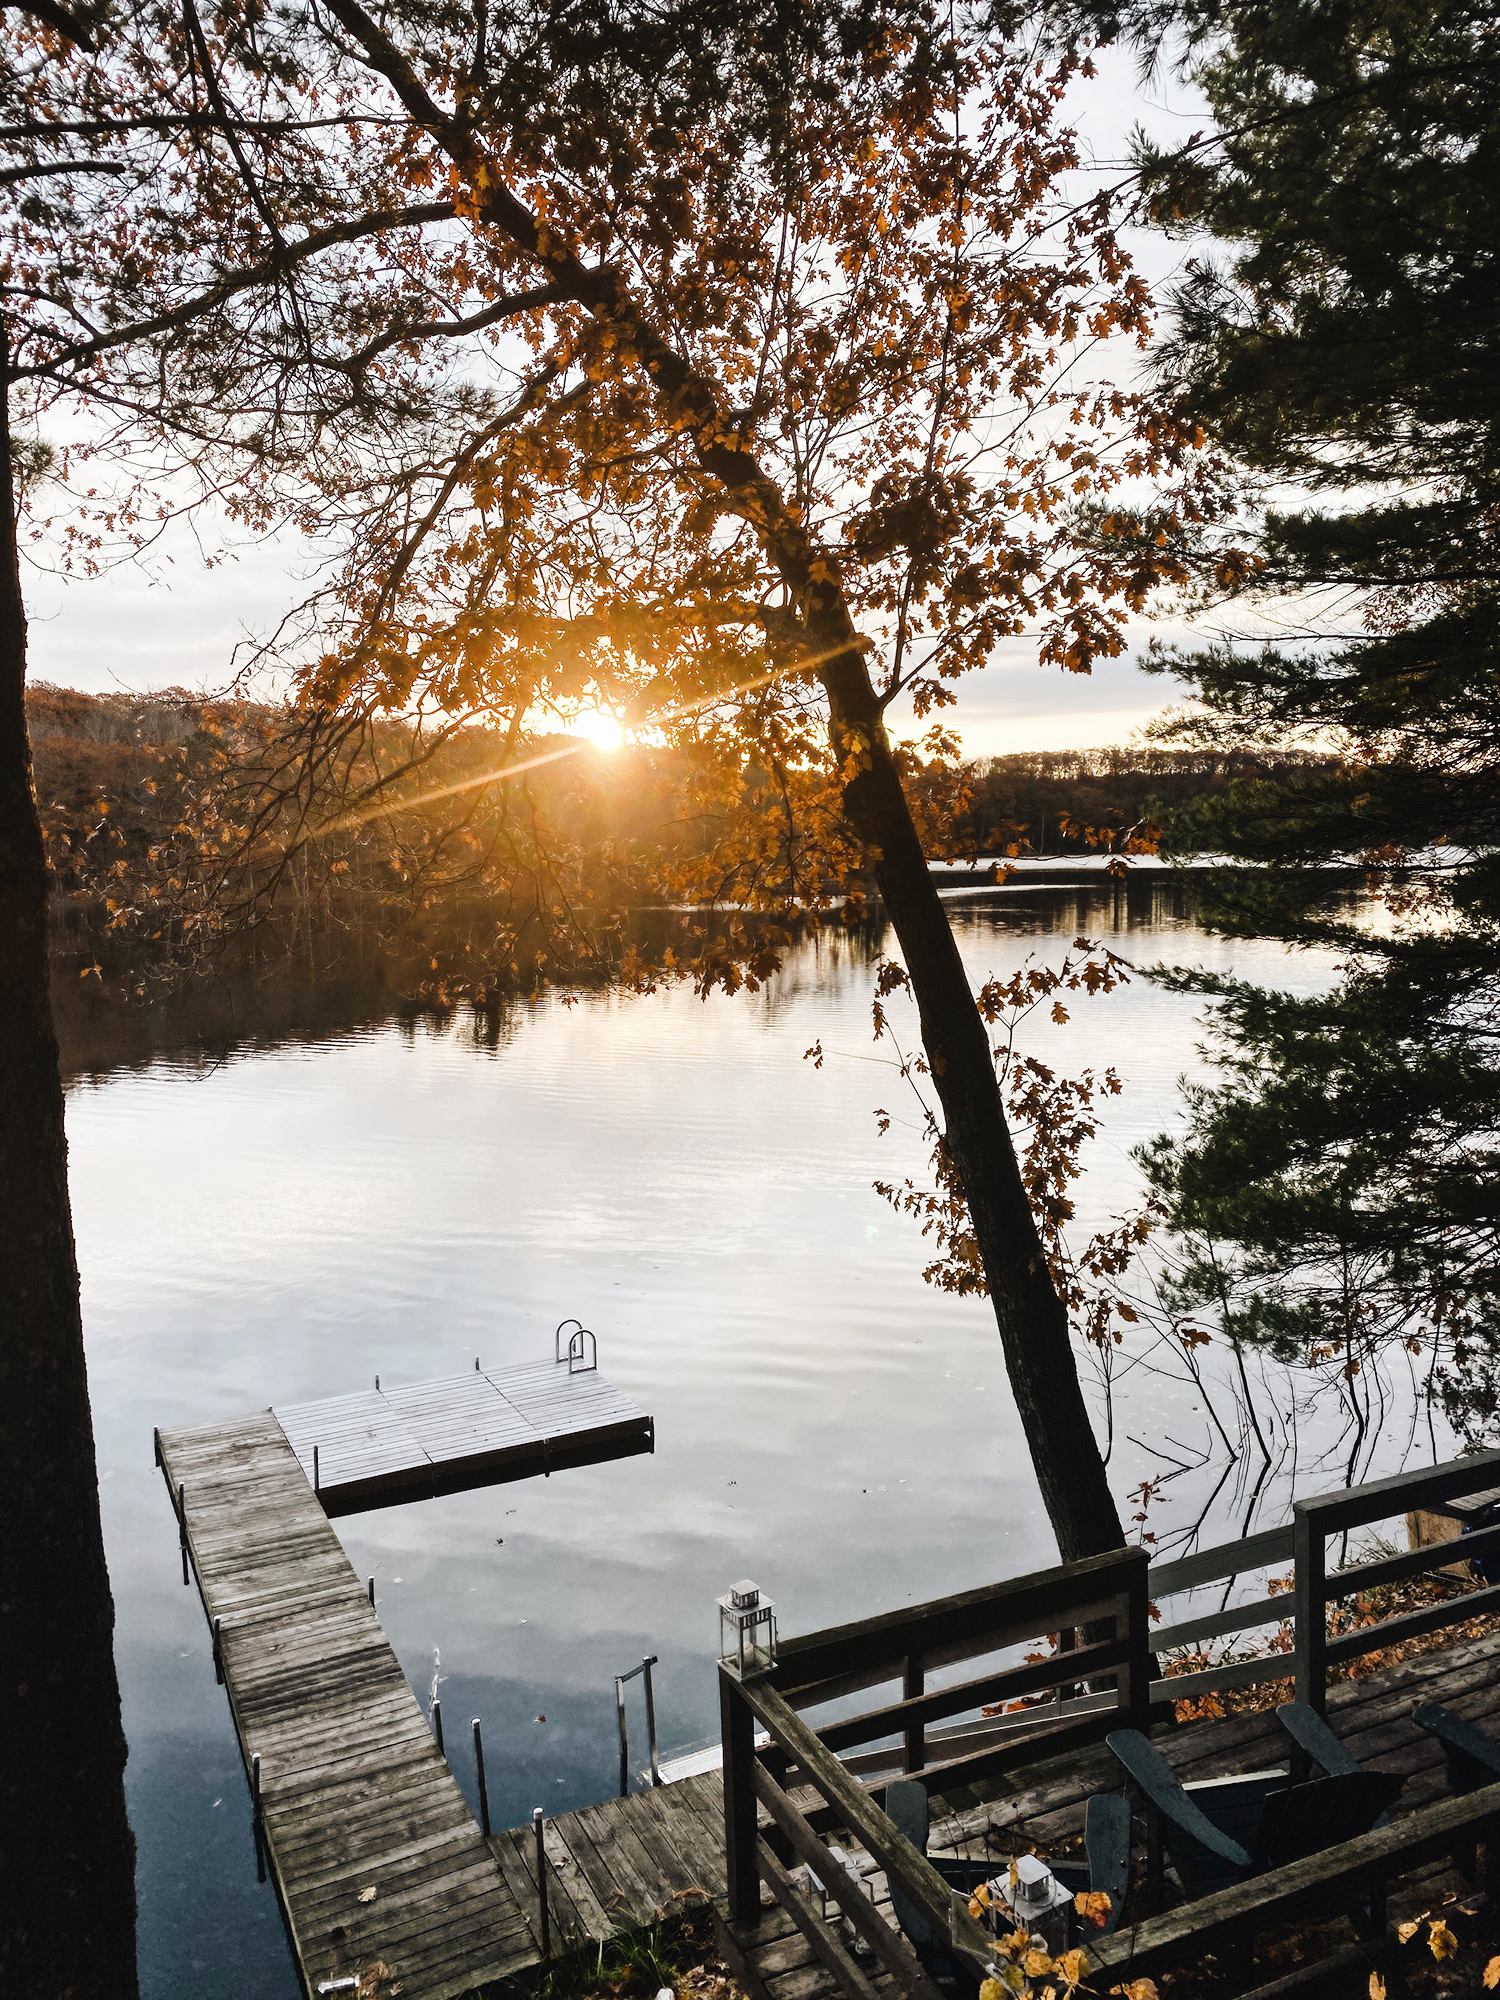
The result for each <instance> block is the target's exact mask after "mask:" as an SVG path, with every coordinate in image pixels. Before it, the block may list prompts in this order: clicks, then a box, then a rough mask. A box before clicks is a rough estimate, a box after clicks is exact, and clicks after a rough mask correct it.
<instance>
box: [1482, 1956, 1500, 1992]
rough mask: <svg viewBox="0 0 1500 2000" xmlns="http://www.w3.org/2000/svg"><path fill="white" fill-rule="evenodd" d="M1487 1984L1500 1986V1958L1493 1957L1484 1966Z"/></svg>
mask: <svg viewBox="0 0 1500 2000" xmlns="http://www.w3.org/2000/svg"><path fill="white" fill-rule="evenodd" d="M1484 1983H1485V1985H1486V1986H1500V1958H1492V1959H1491V1960H1490V1962H1489V1964H1488V1965H1487V1966H1486V1967H1485V1968H1484Z"/></svg>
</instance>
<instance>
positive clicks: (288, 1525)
mask: <svg viewBox="0 0 1500 2000" xmlns="http://www.w3.org/2000/svg"><path fill="white" fill-rule="evenodd" d="M159 1449H160V1455H161V1462H162V1469H163V1471H164V1472H165V1474H166V1476H167V1479H168V1481H169V1482H170V1483H171V1485H172V1488H173V1491H174V1493H175V1492H176V1491H177V1489H178V1488H179V1487H180V1488H181V1489H182V1493H183V1498H184V1503H185V1505H184V1508H183V1527H184V1532H185V1534H186V1541H187V1550H188V1556H189V1560H190V1561H191V1563H192V1567H193V1570H194V1572H195V1573H196V1576H197V1579H198V1587H199V1589H200V1590H201V1592H202V1594H203V1603H204V1608H205V1610H206V1611H207V1613H208V1617H209V1620H210V1623H211V1624H212V1626H213V1628H214V1632H215V1636H216V1640H217V1662H216V1663H217V1665H218V1666H219V1668H220V1670H221V1672H222V1674H223V1677H224V1683H225V1687H226V1690H227V1692H228V1695H229V1705H230V1710H231V1712H232V1714H233V1716H234V1725H235V1728H236V1730H237V1731H238V1734H239V1739H240V1746H241V1750H242V1752H243V1755H244V1758H245V1764H246V1769H247V1771H253V1770H254V1769H255V1760H256V1759H257V1758H258V1759H259V1774H260V1822H261V1829H262V1837H263V1841H264V1847H265V1852H266V1856H267V1860H268V1863H269V1868H270V1872H271V1876H272V1879H273V1880H274V1882H275V1885H276V1890H277V1894H278V1896H279V1897H280V1900H281V1906H282V1912H283V1915H284V1917H285V1919H286V1925H287V1931H288V1934H289V1936H290V1939H291V1945H292V1951H293V1955H294V1957H295V1959H296V1962H297V1967H298V1970H299V1972H300V1974H301V1976H302V1979H303V1981H304V1983H305V1985H306V1987H307V1989H308V1991H309V1992H312V1993H316V1991H317V1990H318V1987H319V1984H320V1982H322V1981H325V1980H338V1979H346V1978H349V1977H351V1976H353V1975H355V1974H358V1973H360V1972H362V1971H365V1970H367V1969H368V1968H369V1967H370V1966H371V1965H373V1964H375V1963H377V1962H384V1963H385V1964H387V1965H399V1966H401V1967H402V1968H403V1969H404V1977H403V1980H402V1985H403V1991H404V1992H405V1993H406V1994H407V1995H408V1996H411V2000H418V1996H420V2000H448V1996H456V1995H459V1994H463V1993H467V1992H469V1991H470V1990H471V1989H472V1988H473V1987H475V1986H476V1985H478V1984H479V1983H480V1982H481V1981H484V1980H490V1979H499V1978H504V1977H505V1976H506V1975H508V1974H510V1973H512V1972H516V1971H520V1970H522V1969H523V1968H524V1967H525V1966H526V1965H528V1964H529V1963H531V1962H533V1961H534V1959H535V1957H536V1952H535V1948H534V1946H533V1944H532V1940H531V1933H530V1930H529V1927H528V1925H527V1923H526V1920H525V1918H524V1916H523V1915H522V1913H521V1911H520V1909H519V1908H518V1907H517V1904H516V1901H515V1898H514V1896H513V1895H512V1894H511V1891H510V1889H509V1887H508V1886H507V1884H506V1881H505V1878H504V1876H503V1875H502V1874H501V1872H500V1870H499V1868H498V1867H497V1866H496V1864H495V1860H494V1857H493V1856H492V1855H491V1853H490V1851H489V1849H488V1848H487V1847H486V1845H485V1842H484V1839H483V1837H482V1835H481V1834H480V1831H479V1828H478V1827H477V1826H476V1825H475V1823H474V1820H473V1817H472V1815H471V1814H470V1812H469V1808H468V1806H467V1805H466V1804H465V1802H464V1797H463V1794H462V1793H461V1792H460V1790H459V1788H458V1785H457V1784H456V1783H455V1781H454V1778H453V1775H452V1773H451V1772H450V1771H449V1769H448V1766H447V1764H446V1763H445V1762H444V1760H443V1758H442V1756H441V1755H440V1753H439V1751H438V1748H437V1745H436V1743H434V1741H433V1739H432V1732H431V1730H430V1729H429V1727H428V1724H427V1719H426V1717H425V1716H424V1715H423V1714H422V1711H421V1709H420V1708H419V1707H418V1706H417V1702H416V1699H415V1697H414V1696H413V1694H412V1691H411V1689H410V1687H409V1686H408V1684H407V1680H406V1676H405V1674H404V1673H403V1672H402V1671H401V1666H400V1663H399V1662H398V1660H397V1659H396V1656H395V1654H394V1653H393V1652H392V1651H391V1649H390V1647H389V1645H388V1644H387V1643H386V1639H385V1635H384V1633H383V1632H382V1631H381V1629H380V1623H379V1620H378V1619H377V1618H376V1616H375V1611H374V1608H373V1607H372V1605H371V1603H370V1600H369V1597H368V1596H367V1594H366V1592H365V1589H364V1587H363V1586H362V1585H361V1583H360V1580H359V1578H358V1577H357V1576H356V1575H355V1574H354V1571H353V1569H352V1568H351V1567H350V1565H349V1560H348V1558H347V1556H345V1554H344V1551H343V1549H342V1548H341V1547H340V1545H339V1540H338V1537H337V1535H336V1534H335V1533H334V1531H333V1529H332V1528H331V1527H330V1526H329V1523H328V1518H327V1516H326V1515H325V1513H324V1512H323V1509H322V1508H321V1507H320V1506H319V1504H318V1501H317V1498H316V1497H315V1495H314V1493H313V1490H312V1488H311V1486H310V1485H309V1484H308V1482H307V1480H306V1479H305V1478H304V1477H303V1473H302V1468H301V1466H300V1465H299V1464H298V1462H297V1459H296V1456H295V1454H294V1453H293V1451H292V1448H291V1446H290V1445H289V1444H288V1443H287V1441H286V1437H285V1435H284V1434H283V1432H282V1429H281V1426H280V1424H278V1423H277V1421H276V1418H275V1417H274V1416H273V1415H272V1414H271V1412H270V1411H268V1410H267V1411H262V1412H261V1413H260V1414H259V1415H257V1416H249V1417H242V1418H240V1419H239V1420H238V1421H237V1422H234V1423H228V1424H208V1425H204V1426H203V1427H202V1428H200V1429H196V1430H178V1431H171V1432H164V1433H163V1434H162V1435H161V1437H160V1441H159Z"/></svg>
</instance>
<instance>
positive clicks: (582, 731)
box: [568, 708, 625, 756]
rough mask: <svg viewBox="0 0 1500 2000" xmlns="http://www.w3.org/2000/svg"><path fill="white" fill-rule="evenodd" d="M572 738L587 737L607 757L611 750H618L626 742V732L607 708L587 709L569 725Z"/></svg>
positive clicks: (581, 711)
mask: <svg viewBox="0 0 1500 2000" xmlns="http://www.w3.org/2000/svg"><path fill="white" fill-rule="evenodd" d="M568 734H569V735H570V736H586V737H587V738H588V740H589V742H590V743H592V744H593V746H594V748H595V749H596V750H602V751H603V752H604V753H605V755H606V756H608V754H609V753H610V751H611V750H618V749H619V747H620V745H621V744H622V743H623V742H624V741H625V732H624V730H623V729H622V728H621V727H620V725H619V723H618V722H617V721H616V719H615V718H614V716H612V715H611V714H610V712H609V710H608V709H607V708H585V709H582V710H580V712H579V713H578V714H577V715H575V716H574V717H573V718H572V719H571V721H570V722H569V723H568Z"/></svg>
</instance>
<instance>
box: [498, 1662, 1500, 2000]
mask: <svg viewBox="0 0 1500 2000" xmlns="http://www.w3.org/2000/svg"><path fill="white" fill-rule="evenodd" d="M1419 1701H1440V1702H1443V1703H1446V1704H1447V1705H1448V1706H1449V1707H1451V1708H1454V1709H1456V1710H1458V1712H1459V1713H1460V1714H1463V1715H1465V1716H1467V1717H1469V1719H1470V1720H1472V1721H1475V1722H1478V1723H1480V1724H1481V1725H1482V1726H1485V1727H1488V1728H1489V1729H1490V1730H1491V1731H1492V1732H1493V1733H1494V1734H1495V1735H1496V1736H1500V1636H1496V1637H1494V1638H1490V1639H1484V1640H1481V1641H1479V1642H1478V1643H1477V1644H1473V1645H1469V1646H1464V1647H1455V1648H1453V1649H1451V1650H1448V1651H1444V1652H1439V1653H1433V1654H1429V1655H1427V1656H1426V1657H1425V1658H1422V1659H1420V1660H1416V1661H1413V1662H1411V1663H1410V1664H1408V1665H1407V1666H1404V1667H1400V1668H1397V1669H1396V1670H1395V1671H1394V1672H1392V1673H1389V1674H1383V1675H1379V1676H1376V1677H1372V1678H1371V1679H1369V1680H1364V1681H1357V1682H1353V1683H1347V1684H1345V1685H1342V1686H1339V1687H1337V1688H1335V1689H1333V1690H1332V1691H1331V1692H1330V1695H1329V1704H1328V1719H1329V1722H1330V1724H1331V1725H1332V1727H1333V1729H1334V1730H1335V1732H1336V1733H1337V1734H1338V1735H1339V1736H1340V1737H1341V1738H1342V1740H1343V1741H1344V1743H1345V1744H1346V1745H1347V1747H1348V1748H1349V1749H1350V1750H1351V1751H1352V1752H1353V1754H1354V1755H1355V1756H1356V1757H1358V1758H1359V1759H1360V1761H1361V1762H1362V1763H1364V1764H1365V1765H1367V1766H1368V1768H1369V1769H1371V1770H1374V1771H1390V1772H1396V1773H1399V1774H1400V1775H1401V1776H1403V1777H1405V1778H1406V1780H1407V1788H1406V1791H1405V1793H1404V1794H1403V1796H1402V1799H1401V1802H1400V1804H1399V1805H1398V1807H1397V1808H1396V1811H1395V1814H1394V1815H1393V1817H1395V1818H1398V1819H1399V1818H1400V1817H1401V1816H1402V1815H1403V1814H1404V1813H1407V1812H1411V1811H1414V1810H1415V1809H1416V1808H1417V1807H1419V1806H1422V1805H1427V1804H1429V1803H1431V1802H1432V1801H1433V1800H1435V1799H1438V1798H1441V1797H1443V1796H1444V1795H1445V1794H1446V1791H1447V1784H1446V1777H1445V1767H1444V1762H1443V1752H1442V1748H1441V1746H1440V1745H1439V1744H1438V1743H1437V1741H1436V1740H1435V1739H1434V1738H1433V1737H1431V1736H1429V1735H1427V1734H1425V1733H1424V1732H1423V1731H1421V1730H1419V1729H1417V1728H1416V1726H1415V1725H1414V1724H1413V1723H1412V1721H1411V1710H1412V1707H1413V1705H1414V1704H1415V1703H1417V1702H1419ZM1154 1740H1155V1741H1156V1743H1157V1744H1158V1746H1159V1747H1160V1749H1161V1750H1162V1752H1163V1754H1164V1755H1165V1756H1166V1757H1167V1758H1168V1759H1169V1760H1170V1762H1171V1763H1172V1765H1173V1766H1174V1767H1175V1769H1176V1770H1177V1772H1178V1775H1179V1776H1180V1777H1181V1778H1183V1779H1184V1780H1186V1781H1188V1782H1192V1781H1193V1780H1195V1779H1201V1778H1218V1777H1228V1776H1231V1775H1234V1774H1237V1773H1239V1772H1242V1771H1251V1770H1265V1769H1267V1768H1269V1767H1271V1766H1274V1765H1277V1764H1283V1765H1284V1764H1285V1763H1286V1761H1287V1752H1288V1748H1289V1742H1290V1739H1289V1738H1288V1737H1287V1735H1286V1733H1285V1731H1284V1730H1283V1729H1282V1728H1281V1726H1280V1724H1279V1723H1278V1722H1277V1720H1276V1718H1275V1715H1274V1713H1269V1714H1262V1715H1250V1716H1242V1717H1238V1718H1231V1719H1227V1720H1224V1721H1217V1722H1197V1723H1189V1724H1186V1725H1184V1726H1183V1727H1182V1728H1179V1729H1175V1730H1173V1729H1169V1728H1165V1727H1159V1728H1158V1729H1157V1730H1156V1731H1155V1732H1154ZM1122 1789H1123V1784H1122V1774H1121V1772H1120V1768H1119V1766H1118V1765H1117V1764H1116V1763H1115V1760H1114V1758H1113V1757H1112V1756H1111V1755H1110V1753H1109V1751H1108V1750H1106V1749H1105V1748H1104V1747H1103V1746H1102V1745H1101V1746H1100V1747H1099V1748H1098V1749H1097V1750H1092V1751H1087V1752H1084V1753H1082V1754H1074V1755H1072V1756H1070V1757H1067V1758H1062V1759H1058V1760H1057V1761H1055V1762H1053V1763H1050V1764H1046V1765H1039V1766H1036V1767H1034V1768H1033V1769H1032V1770H1030V1771H1025V1772H1021V1773H1019V1774H1017V1775H1016V1777H1015V1778H1014V1779H1013V1780H1012V1781H1011V1782H1010V1783H1008V1784H1006V1785H1005V1786H1004V1788H1003V1789H1000V1788H999V1787H997V1788H996V1790H995V1794H994V1795H993V1796H985V1797H979V1796H976V1795H974V1794H973V1793H972V1792H971V1793H965V1794H960V1795H958V1796H956V1797H953V1798H950V1799H944V1800H941V1801H934V1812H933V1827H932V1835H931V1839H930V1841H929V1849H930V1851H931V1852H933V1853H938V1854H958V1855H961V1856H964V1857H969V1858H975V1859H980V1858H983V1857H985V1856H988V1855H993V1856H994V1857H995V1864H996V1869H997V1871H998V1870H999V1868H1000V1867H1001V1866H1002V1865H1003V1858H1004V1857H1005V1856H1007V1855H1009V1854H1010V1853H1012V1852H1014V1851H1016V1850H1025V1849H1027V1848H1029V1847H1031V1846H1033V1845H1035V1846H1037V1847H1038V1848H1039V1849H1041V1850H1042V1851H1043V1853H1045V1854H1047V1855H1050V1856H1052V1857H1053V1858H1060V1857H1061V1856H1062V1855H1064V1854H1065V1853H1068V1852H1070V1851H1073V1852H1076V1850H1077V1847H1078V1846H1079V1844H1080V1843H1081V1838H1082V1831H1083V1815H1084V1809H1085V1806H1086V1805H1087V1802H1088V1799H1089V1798H1090V1796H1091V1795H1092V1794H1093V1793H1094V1792H1096V1791H1119V1790H1122ZM723 1796H724V1795H723V1782H722V1779H721V1777H720V1774H719V1773H718V1772H717V1771H711V1772H707V1773H704V1774H702V1775H700V1776H698V1777H692V1778H684V1779H682V1780H680V1781H679V1782H678V1783H676V1784H671V1785H666V1786H664V1787H663V1788H662V1789H661V1790H659V1791H655V1792H643V1793H639V1794H635V1795H632V1797H630V1798H629V1799H615V1800H610V1801H608V1802H606V1803H605V1804H603V1805H598V1806H591V1807H589V1808H588V1809H587V1810H586V1811H584V1812H577V1813H565V1814H563V1815H561V1816H560V1817H559V1818H557V1819H555V1820H551V1821H549V1822H548V1824H547V1827H546V1836H545V1837H546V1845H547V1855H548V1860H549V1862H550V1864H551V1866H550V1879H549V1883H548V1896H549V1902H548V1908H549V1914H550V1920H551V1931H552V1940H553V1948H554V1951H561V1950H563V1949H565V1948H573V1949H577V1948H581V1947H585V1946H593V1945H596V1944H597V1943H598V1942H601V1941H605V1940H607V1939H609V1938H610V1937H613V1936H616V1935H618V1934H620V1933H621V1932H624V1931H628V1930H633V1929H639V1928H641V1927H643V1926H644V1925H646V1924H649V1923H651V1922H653V1921H655V1920H656V1919H657V1918H659V1917H661V1916H664V1915H670V1914H671V1913H672V1911H673V1910H674V1909H676V1908H680V1907H681V1906H682V1905H683V1904H684V1903H686V1902H689V1901H693V1900H697V1899H701V1898H703V1897H707V1898H709V1899H711V1900H712V1901H713V1902H714V1904H715V1905H716V1906H717V1914H718V1919H719V1930H720V1936H721V1940H722V1942H723V1944H724V1946H725V1950H726V1955H727V1956H728V1958H729V1961H730V1963H731V1965H732V1966H733V1967H734V1969H735V1971H736V1973H737V1974H738V1976H739V1978H740V1980H741V1981H742V1983H743V1984H744V1985H745V1987H746V1989H747V1990H748V1992H749V1993H750V1995H751V1997H752V2000H833V1996H835V1995H836V1994H837V1993H838V1991H839V1989H838V1986H837V1984H836V1982H835V1981H834V1979H833V1976H832V1974H831V1973H830V1972H829V1971H827V1970H826V1968H825V1967H824V1966H823V1965H822V1964H821V1963H820V1962H819V1960H818V1959H817V1957H816V1955H815V1953H814V1950H813V1948H812V1946H811V1944H810V1943H809V1942H808V1941H807V1940H806V1938H804V1936H803V1935H802V1933H801V1932H800V1931H799V1930H798V1929H797V1927H796V1925H795V1924H794V1922H793V1921H792V1919H791V1918H790V1917H789V1916H787V1914H786V1913H785V1912H784V1911H782V1910H780V1909H774V1908H770V1909H766V1910H764V1911H763V1913H762V1917H761V1921H760V1923H759V1924H758V1925H756V1926H754V1927H753V1928H752V1927H749V1926H746V1925H742V1924H741V1925H734V1926H730V1925H729V1924H728V1923H727V1921H726V1920H725V1918H724V1912H723V1899H724V1893H725V1872H724V1833H723ZM1137 1831H1138V1833H1139V1829H1137ZM490 1844H491V1846H492V1848H493V1849H494V1850H495V1853H496V1855H497V1857H498V1858H499V1860H500V1862H501V1866H502V1868H503V1870H504V1872H505V1875H506V1879H507V1881H508V1883H509V1884H510V1886H511V1889H512V1891H513V1893H514V1894H515V1896H516V1899H517V1902H518V1904H519V1906H520V1907H521V1908H522V1910H523V1911H524V1913H525V1915H526V1917H527V1920H528V1924H529V1926H530V1928H531V1932H532V1937H533V1941H534V1950H535V1954H536V1956H535V1959H534V1961H533V1967H534V1968H539V1965H540V1945H539V1943H537V1942H536V1940H537V1936H538V1932H539V1910H538V1900H537V1888H536V1880H535V1874H536V1871H535V1843H534V1839H533V1834H532V1830H531V1828H530V1827H524V1828H516V1829H514V1830H512V1831H510V1832H507V1833H503V1834H497V1835H496V1836H495V1837H494V1839H493V1840H492V1841H491V1843H490ZM846 1846H847V1843H846ZM848 1851H849V1852H850V1854H851V1858H852V1859H853V1860H854V1861H855V1862H856V1864H857V1865H858V1866H859V1868H860V1871H861V1874H862V1876H863V1878H864V1881H865V1886H866V1888H867V1889H868V1891H869V1894H870V1897H871V1899H872V1901H873V1903H874V1905H875V1907H876V1909H877V1910H878V1911H880V1912H881V1914H882V1915H883V1916H884V1917H885V1918H886V1920H887V1921H888V1922H890V1923H892V1924H894V1921H895V1920H894V1917H893V1916H892V1914H891V1907H890V1895H889V1891H888V1888H887V1886H886V1880H885V1876H884V1875H883V1874H882V1873H881V1872H880V1871H879V1870H877V1869H876V1868H875V1866H874V1864H873V1863H872V1862H871V1860H870V1857H869V1856H868V1855H867V1854H864V1853H862V1852H860V1851H859V1850H857V1849H849V1850H848ZM1444 1875H1445V1868H1444V1867H1443V1866H1435V1867H1433V1868H1430V1869H1427V1870H1425V1871H1423V1872H1422V1873H1421V1874H1420V1875H1417V1876H1413V1877H1410V1878H1408V1879H1407V1880H1406V1882H1405V1883H1404V1885H1402V1887H1400V1888H1396V1887H1394V1886H1393V1889H1392V1895H1391V1913H1392V1918H1393V1920H1395V1919H1399V1918H1402V1917H1404V1916H1406V1915H1407V1914H1409V1913H1410V1914H1415V1913H1416V1911H1417V1910H1420V1909H1423V1908H1425V1907H1426V1906H1427V1902H1428V1901H1429V1900H1430V1899H1431V1898H1432V1897H1433V1895H1434V1894H1435V1893H1436V1892H1437V1891H1439V1890H1440V1889H1442V1888H1443V1887H1444V1886H1445V1883H1444V1881H1443V1879H1442V1878H1443V1877H1444ZM1454 1886H1457V1884H1456V1883H1455V1884H1454ZM861 1964H862V1969H863V1970H864V1971H865V1975H866V1977H867V1979H868V1980H869V1982H870V1985H871V1986H872V1987H873V1988H874V1989H875V1992H876V1993H877V1994H879V1995H885V1994H886V1993H887V1992H888V1991H889V1990H890V1981H889V1978H888V1977H887V1976H886V1975H885V1974H884V1973H883V1972H882V1971H881V1969H880V1967H879V1966H878V1965H872V1964H871V1962H870V1961H869V1960H868V1959H865V1960H862V1961H861Z"/></svg>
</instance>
